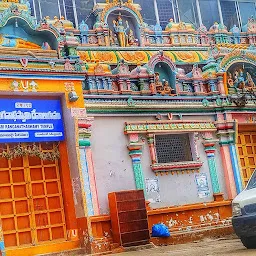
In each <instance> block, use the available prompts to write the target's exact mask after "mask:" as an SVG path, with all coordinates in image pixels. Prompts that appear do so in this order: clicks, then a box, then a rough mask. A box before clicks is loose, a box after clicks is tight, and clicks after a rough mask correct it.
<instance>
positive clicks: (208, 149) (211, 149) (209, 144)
mask: <svg viewBox="0 0 256 256" xmlns="http://www.w3.org/2000/svg"><path fill="white" fill-rule="evenodd" d="M217 142H218V140H214V139H208V140H207V139H205V140H204V141H203V145H204V151H205V153H206V155H207V157H214V156H215V151H216V143H217Z"/></svg>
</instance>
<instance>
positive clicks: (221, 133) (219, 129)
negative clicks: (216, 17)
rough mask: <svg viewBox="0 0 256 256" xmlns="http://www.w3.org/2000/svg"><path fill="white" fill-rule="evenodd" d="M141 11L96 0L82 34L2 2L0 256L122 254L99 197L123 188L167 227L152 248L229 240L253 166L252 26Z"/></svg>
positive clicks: (19, 0) (77, 25)
mask: <svg viewBox="0 0 256 256" xmlns="http://www.w3.org/2000/svg"><path fill="white" fill-rule="evenodd" d="M50 2H51V1H49V3H50ZM57 2H58V4H59V6H60V9H59V12H60V14H61V13H63V10H64V9H63V8H64V7H65V4H64V5H63V3H61V1H57ZM142 2H143V1H138V2H137V1H136V0H123V1H119V0H106V1H101V3H99V2H97V1H95V2H94V3H93V4H92V6H91V10H90V15H91V16H92V17H93V18H92V19H90V24H89V23H88V22H87V21H88V19H87V18H86V17H85V18H84V19H83V20H81V21H80V20H79V19H78V18H76V19H75V20H74V21H73V20H72V19H71V20H67V19H66V18H67V17H66V16H67V13H68V12H67V10H65V11H66V14H65V15H64V16H61V17H57V16H55V17H50V15H46V14H45V15H44V16H43V17H42V19H41V18H40V19H38V15H35V14H36V13H37V12H39V11H40V10H41V9H40V8H41V7H40V6H39V7H40V8H39V9H36V8H35V6H33V3H34V1H32V5H31V4H30V2H29V1H27V0H5V1H0V17H1V18H0V80H1V83H0V251H1V253H2V255H10V256H15V255H36V254H45V253H53V252H61V251H65V250H72V249H79V250H82V251H83V252H86V253H97V252H111V251H119V250H121V249H122V248H121V247H120V244H119V243H117V242H116V241H114V239H113V235H112V226H111V225H112V224H111V218H112V217H111V215H110V211H109V201H108V194H109V193H111V192H118V191H126V190H143V191H144V195H145V198H146V202H147V219H148V223H149V229H151V227H152V226H153V225H154V224H157V223H159V222H162V223H164V224H165V225H167V226H168V227H169V229H170V231H171V233H172V236H171V238H170V239H166V240H161V239H157V238H152V242H153V243H155V244H163V243H179V242H185V241H191V240H192V239H194V238H195V237H202V236H203V235H205V236H206V235H210V236H211V235H219V234H229V233H232V228H231V214H232V213H231V201H232V199H233V198H234V197H235V196H236V195H237V194H238V193H239V192H241V191H242V190H243V188H244V187H245V185H246V184H247V182H248V180H249V178H250V176H251V175H252V173H253V171H254V169H255V167H256V154H255V153H256V128H255V127H256V126H255V122H256V113H255V111H256V108H255V103H256V87H255V83H256V69H255V66H256V48H255V47H256V17H254V16H248V17H247V19H246V23H245V24H244V23H242V22H239V23H237V24H232V26H230V24H227V26H226V25H225V24H224V23H223V19H222V20H220V21H219V22H213V23H212V24H211V26H209V25H208V24H206V25H204V24H203V19H201V20H200V22H199V23H198V24H197V23H195V22H192V23H191V22H188V21H187V20H186V21H182V20H180V19H178V18H177V17H178V15H174V13H175V12H174V13H172V14H173V17H172V16H171V17H169V18H170V19H169V21H168V22H165V23H166V24H165V26H163V24H164V23H163V22H162V21H161V16H160V17H157V13H158V14H159V13H160V12H155V11H154V14H155V18H154V25H152V24H148V23H146V20H147V19H144V15H143V13H144V12H145V9H143V8H151V7H152V9H153V10H156V9H158V8H159V6H158V7H157V5H156V4H157V3H154V1H152V6H151V7H149V6H146V7H145V5H143V3H142ZM160 2H161V1H160ZM178 2H179V1H178ZM140 4H141V5H140ZM160 5H161V4H160ZM73 7H74V6H73ZM41 11H42V10H41ZM50 11H52V10H49V12H50ZM180 14H181V12H180V11H179V16H180ZM41 15H42V13H41ZM242 15H244V14H240V16H241V17H242ZM200 16H201V17H202V16H203V15H202V14H200ZM243 17H244V16H243ZM240 21H241V20H240Z"/></svg>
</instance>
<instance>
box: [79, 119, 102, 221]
mask: <svg viewBox="0 0 256 256" xmlns="http://www.w3.org/2000/svg"><path fill="white" fill-rule="evenodd" d="M90 127H91V123H90V122H88V120H79V121H78V128H79V153H80V162H81V169H82V170H81V171H82V179H83V182H82V184H83V189H84V192H85V196H86V206H87V212H88V216H93V215H99V214H100V211H99V201H98V194H97V187H96V179H95V173H94V166H93V159H92V150H91V142H90V137H91V131H90Z"/></svg>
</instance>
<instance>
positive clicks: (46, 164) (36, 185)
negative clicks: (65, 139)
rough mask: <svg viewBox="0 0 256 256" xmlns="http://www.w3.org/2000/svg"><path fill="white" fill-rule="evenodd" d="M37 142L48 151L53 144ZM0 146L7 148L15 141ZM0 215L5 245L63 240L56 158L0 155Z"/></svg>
mask: <svg viewBox="0 0 256 256" xmlns="http://www.w3.org/2000/svg"><path fill="white" fill-rule="evenodd" d="M37 145H38V146H39V147H40V149H41V151H44V152H49V153H50V152H51V151H52V150H53V147H54V144H53V143H43V144H37ZM0 147H1V150H7V151H8V150H10V148H12V147H14V145H1V146H0ZM0 217H1V220H2V226H3V234H4V241H5V246H6V247H7V248H8V247H13V246H19V247H20V246H25V245H26V246H29V245H34V246H35V245H38V244H41V243H44V242H49V241H55V240H59V239H60V240H66V238H67V235H66V225H65V215H64V208H63V199H62V191H61V182H60V175H59V165H58V161H43V160H41V159H40V158H39V157H31V156H23V157H19V158H15V159H13V160H8V159H6V158H0Z"/></svg>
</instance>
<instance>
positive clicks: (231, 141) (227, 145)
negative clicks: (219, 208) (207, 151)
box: [217, 120, 242, 199]
mask: <svg viewBox="0 0 256 256" xmlns="http://www.w3.org/2000/svg"><path fill="white" fill-rule="evenodd" d="M217 129H218V133H217V135H218V137H219V143H220V153H221V158H222V163H223V171H224V175H225V181H226V187H227V190H228V196H229V198H230V199H233V198H234V197H235V196H236V195H237V193H238V192H240V191H241V189H242V179H241V173H240V169H239V165H238V158H237V153H236V151H235V150H234V147H235V123H234V121H233V120H230V121H226V120H223V121H219V122H217Z"/></svg>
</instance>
